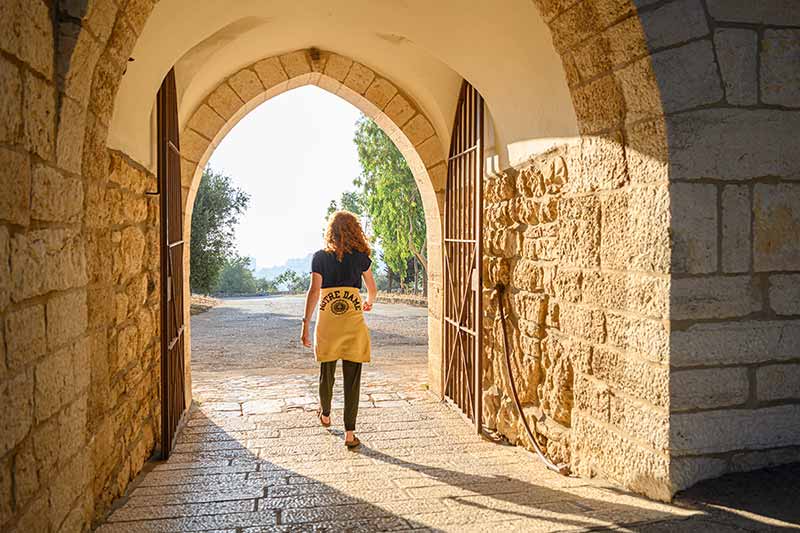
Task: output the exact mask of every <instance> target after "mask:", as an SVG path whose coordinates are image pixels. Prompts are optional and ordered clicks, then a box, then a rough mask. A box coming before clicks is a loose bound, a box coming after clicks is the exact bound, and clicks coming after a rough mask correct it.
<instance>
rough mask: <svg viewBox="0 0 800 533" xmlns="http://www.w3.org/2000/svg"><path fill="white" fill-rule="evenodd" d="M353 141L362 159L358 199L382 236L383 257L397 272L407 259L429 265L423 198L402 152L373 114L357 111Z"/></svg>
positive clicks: (401, 272) (405, 268) (377, 235)
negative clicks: (373, 117) (358, 112)
mask: <svg viewBox="0 0 800 533" xmlns="http://www.w3.org/2000/svg"><path fill="white" fill-rule="evenodd" d="M354 142H355V144H356V147H357V149H358V160H359V162H360V163H361V176H360V177H359V178H358V179H356V180H355V182H354V183H355V185H356V186H358V187H360V189H361V194H360V195H358V196H359V199H358V202H359V204H358V205H361V206H362V211H363V214H366V215H367V216H368V217H369V221H370V223H371V230H372V233H373V237H374V238H377V239H378V240H379V241H380V245H381V249H382V251H383V259H384V261H385V262H386V264H387V266H388V267H389V268H390V269H391V270H392V271H393V272H396V273H397V274H398V275H399V279H400V280H404V279H406V277H407V272H408V265H409V260H410V259H412V258H413V259H416V261H417V262H418V263H419V265H420V266H421V267H422V269H423V271H427V266H428V263H427V258H426V256H425V213H424V211H423V209H422V198H421V197H420V194H419V189H417V184H416V183H415V181H414V175H413V174H412V173H411V169H410V168H409V167H408V163H406V160H405V158H404V157H403V154H401V153H400V150H398V149H397V147H396V146H395V145H394V143H393V142H392V140H391V139H390V138H389V136H388V135H386V134H385V133H384V132H383V130H381V129H380V127H379V126H378V125H377V124H376V123H375V122H374V121H373V120H371V119H369V118H367V117H363V116H362V117H361V118H360V119H359V121H358V123H357V124H356V134H355V139H354Z"/></svg>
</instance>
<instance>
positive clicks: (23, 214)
mask: <svg viewBox="0 0 800 533" xmlns="http://www.w3.org/2000/svg"><path fill="white" fill-rule="evenodd" d="M0 98H1V97H0ZM0 190H2V191H3V193H2V195H0V219H4V220H7V221H8V222H11V223H12V224H19V225H22V226H27V225H28V223H29V222H30V206H31V166H30V158H29V157H28V156H27V155H25V154H21V153H19V152H16V151H11V150H6V149H5V148H0Z"/></svg>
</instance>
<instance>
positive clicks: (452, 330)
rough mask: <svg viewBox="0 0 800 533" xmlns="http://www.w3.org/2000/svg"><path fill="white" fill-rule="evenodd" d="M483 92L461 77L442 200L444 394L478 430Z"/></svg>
mask: <svg viewBox="0 0 800 533" xmlns="http://www.w3.org/2000/svg"><path fill="white" fill-rule="evenodd" d="M483 120H484V119H483V97H481V95H480V94H479V93H478V91H477V90H475V88H474V87H473V86H472V85H470V84H469V83H467V82H466V81H464V82H463V83H462V85H461V93H460V95H459V98H458V107H457V108H456V116H455V121H454V124H453V135H452V137H451V140H450V154H449V158H448V160H447V189H446V191H445V200H444V278H445V285H444V293H445V298H444V300H445V301H444V321H443V328H444V334H443V337H444V354H445V357H444V369H445V374H444V375H445V379H444V394H445V397H446V398H448V399H449V400H450V401H451V402H453V403H454V404H455V405H456V406H458V408H459V409H461V411H462V412H463V413H464V414H465V415H466V416H467V417H468V418H469V419H471V420H472V421H473V422H474V423H475V425H476V428H477V430H478V431H480V429H481V410H482V409H481V396H482V391H481V379H480V375H481V357H480V353H481V348H482V339H481V318H480V317H481V316H482V307H483V306H482V301H481V300H482V299H481V259H482V256H483V249H482V243H481V226H482V219H483V216H482V215H483V210H482V205H483V165H484V161H483V157H484V156H483V128H484V124H483Z"/></svg>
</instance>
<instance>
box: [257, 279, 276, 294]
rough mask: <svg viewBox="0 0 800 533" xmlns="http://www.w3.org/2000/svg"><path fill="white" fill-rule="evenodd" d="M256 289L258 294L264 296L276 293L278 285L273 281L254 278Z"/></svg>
mask: <svg viewBox="0 0 800 533" xmlns="http://www.w3.org/2000/svg"><path fill="white" fill-rule="evenodd" d="M256 287H257V289H258V292H261V293H264V294H273V293H276V292H278V284H277V283H275V280H274V279H265V278H256Z"/></svg>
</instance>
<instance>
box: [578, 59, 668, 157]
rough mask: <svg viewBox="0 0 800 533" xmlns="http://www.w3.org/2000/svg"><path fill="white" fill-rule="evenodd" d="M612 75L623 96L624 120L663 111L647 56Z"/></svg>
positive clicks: (655, 80) (633, 119) (638, 119)
mask: <svg viewBox="0 0 800 533" xmlns="http://www.w3.org/2000/svg"><path fill="white" fill-rule="evenodd" d="M614 76H615V77H616V80H617V82H618V84H619V89H620V91H621V94H622V96H623V98H624V113H625V122H628V123H630V122H638V121H641V120H644V119H647V118H651V117H656V116H659V115H661V114H663V113H664V106H663V105H662V100H661V98H660V97H659V95H660V91H659V87H658V80H657V79H656V75H655V73H654V72H653V62H652V60H651V58H650V57H649V56H648V57H644V58H641V59H639V60H638V61H634V62H633V63H631V64H630V65H627V66H625V67H623V68H622V69H620V70H618V71H617V72H615V74H614ZM586 105H589V106H591V105H592V103H591V102H587V103H586ZM662 142H663V141H662Z"/></svg>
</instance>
